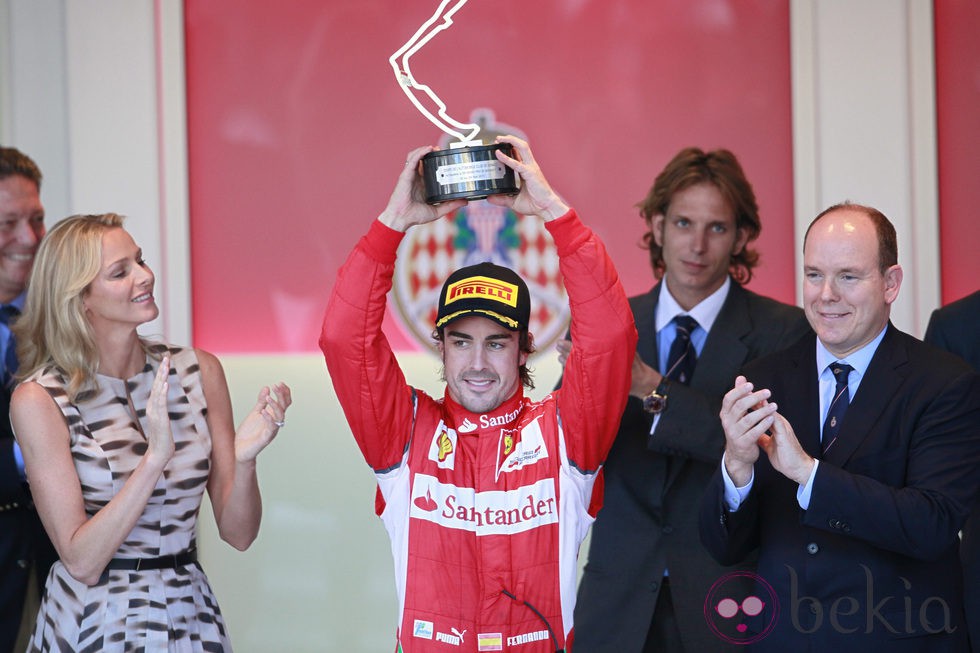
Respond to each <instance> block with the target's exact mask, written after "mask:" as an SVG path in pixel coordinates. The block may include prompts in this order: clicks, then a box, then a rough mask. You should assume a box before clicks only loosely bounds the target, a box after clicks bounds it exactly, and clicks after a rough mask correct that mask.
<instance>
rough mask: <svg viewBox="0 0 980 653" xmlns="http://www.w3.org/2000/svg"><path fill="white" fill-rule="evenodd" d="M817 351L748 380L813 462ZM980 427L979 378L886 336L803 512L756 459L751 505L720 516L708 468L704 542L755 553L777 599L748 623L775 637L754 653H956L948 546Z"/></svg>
mask: <svg viewBox="0 0 980 653" xmlns="http://www.w3.org/2000/svg"><path fill="white" fill-rule="evenodd" d="M815 350H816V345H815V340H814V336H808V337H805V338H803V339H802V340H801V341H800V342H799V343H798V344H796V345H794V346H793V347H792V348H790V349H789V350H787V351H784V352H780V353H779V354H777V355H775V356H771V357H767V358H765V359H760V360H758V361H756V362H755V363H753V364H751V365H749V366H747V367H746V370H745V372H746V376H747V378H748V379H749V380H750V381H751V382H752V383H753V384H754V385H755V386H756V387H757V388H769V389H770V390H771V391H772V401H775V402H776V403H777V404H778V405H779V410H780V412H781V413H782V414H783V415H784V416H785V417H786V418H787V419H788V420H789V422H790V424H792V426H793V429H794V431H795V432H796V435H797V437H798V438H799V441H800V443H801V445H802V446H803V448H804V449H805V450H806V451H807V452H808V453H809V454H810V455H811V456H814V457H819V456H820V454H819V451H820V442H819V438H820V418H819V414H818V413H819V408H818V406H819V401H818V397H817V393H818V391H817V371H816V354H815ZM978 427H980V375H977V374H976V373H975V372H973V370H971V369H970V368H969V366H967V365H966V364H965V363H963V361H961V360H959V359H958V358H956V357H954V356H951V355H950V354H947V353H945V352H942V351H940V350H938V349H935V348H934V347H931V346H929V345H926V344H924V343H922V342H920V341H919V340H916V339H915V338H913V337H911V336H909V335H907V334H905V333H902V332H900V331H898V330H897V329H895V328H894V327H893V326H892V325H889V326H888V329H887V331H886V333H885V336H884V338H883V339H882V341H881V344H880V345H879V347H878V350H877V351H876V352H875V355H874V357H873V358H872V360H871V363H870V365H869V367H868V370H867V374H866V375H865V377H864V378H863V379H862V381H861V385H860V387H859V388H858V391H857V393H856V394H855V395H854V397H853V398H852V400H851V404H850V407H849V409H848V412H847V415H846V416H845V418H844V422H843V424H842V426H841V431H840V433H839V435H838V440H837V444H835V446H834V447H833V449H831V450H830V452H828V454H827V456H826V457H825V458H824V459H823V460H822V461H821V462H820V466H819V468H818V470H817V473H816V476H815V478H814V482H813V493H812V495H811V498H810V503H809V508H808V509H807V510H805V511H804V510H802V509H801V508H800V507H799V504H798V503H797V498H796V493H797V489H798V486H797V484H796V483H794V482H792V481H790V480H788V479H787V478H785V477H784V476H782V475H781V474H779V473H778V472H776V471H775V470H774V469H773V468H772V466H771V465H770V464H769V460H768V458H767V457H766V455H765V453H760V457H759V461H758V462H757V463H756V465H755V481H754V483H753V486H752V490H751V492H750V493H749V496H748V497H747V499H746V501H745V502H744V503H743V504H742V505H741V506H740V507H739V509H738V510H737V511H736V512H728V510H727V508H726V507H725V505H724V503H723V498H722V496H723V484H722V478H721V471H720V466H719V469H718V470H716V473H715V476H714V478H713V480H712V487H711V488H710V489H709V491H708V492H707V493H706V494H705V497H704V501H703V502H702V512H701V537H702V540H703V542H704V544H705V546H707V547H708V549H709V550H710V551H711V553H712V555H714V556H715V558H717V559H718V560H719V561H721V562H723V563H732V562H736V561H738V560H740V559H742V558H744V557H745V556H746V555H748V554H749V553H750V552H751V551H752V550H753V549H755V548H756V547H759V567H758V573H759V575H760V576H761V577H762V578H763V579H764V580H765V581H766V582H767V583H768V584H769V586H771V588H772V589H773V591H774V593H775V596H776V598H777V599H778V600H777V605H778V608H779V614H778V616H777V617H776V618H774V619H770V618H769V616H768V615H767V619H766V620H758V621H757V622H756V623H753V624H750V625H751V626H752V627H754V628H755V629H756V630H757V631H761V629H762V628H764V627H768V626H771V627H772V631H771V632H770V633H768V634H767V635H766V636H765V637H764V638H763V639H761V640H760V641H759V642H758V643H757V644H756V645H755V646H754V647H753V649H752V650H753V651H755V650H759V651H780V652H782V651H819V652H824V651H834V653H841V652H847V651H855V652H860V653H868V652H869V651H889V653H891V652H904V651H963V650H965V647H966V637H965V627H964V624H963V606H962V600H961V593H962V587H961V576H960V573H961V569H960V562H959V556H958V543H957V540H958V538H957V533H958V531H959V530H960V528H961V527H962V525H963V521H964V520H965V518H966V515H967V511H968V509H969V506H970V502H971V501H972V499H973V497H974V496H976V493H977V489H978V484H980V438H978V437H977V429H978ZM944 628H950V629H955V630H954V632H953V633H952V634H948V633H946V632H944ZM937 630H938V631H939V632H938V633H937V632H935V631H937ZM761 632H764V631H761Z"/></svg>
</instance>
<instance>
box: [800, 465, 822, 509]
mask: <svg viewBox="0 0 980 653" xmlns="http://www.w3.org/2000/svg"><path fill="white" fill-rule="evenodd" d="M819 466H820V461H819V460H814V461H813V469H811V470H810V478H808V479H806V485H801V486H800V489H798V490H797V491H796V502H797V503H798V504H800V508H803V509H804V510H806V509H807V508H809V507H810V493H811V492H813V478H814V477H815V476H816V475H817V467H819Z"/></svg>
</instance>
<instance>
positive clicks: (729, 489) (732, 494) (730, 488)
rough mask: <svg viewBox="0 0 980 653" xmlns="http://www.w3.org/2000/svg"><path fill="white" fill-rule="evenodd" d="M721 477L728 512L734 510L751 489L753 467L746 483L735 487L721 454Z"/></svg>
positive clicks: (753, 479)
mask: <svg viewBox="0 0 980 653" xmlns="http://www.w3.org/2000/svg"><path fill="white" fill-rule="evenodd" d="M721 478H722V480H723V481H724V482H725V505H726V506H728V511H729V512H735V511H736V510H738V507H739V506H740V505H742V502H743V501H745V497H747V496H749V492H750V491H751V490H752V483H753V482H755V468H754V467H753V468H752V476H750V477H749V482H748V483H746V484H745V485H744V486H742V487H735V481H733V480H732V477H731V476H729V475H728V470H727V469H725V455H724V454H722V456H721Z"/></svg>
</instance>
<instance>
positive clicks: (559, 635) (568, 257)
mask: <svg viewBox="0 0 980 653" xmlns="http://www.w3.org/2000/svg"><path fill="white" fill-rule="evenodd" d="M498 140H499V141H500V142H507V143H511V144H512V145H513V146H514V148H515V149H516V154H517V156H516V158H510V157H508V156H506V155H505V154H503V153H502V152H498V153H497V158H498V159H499V160H500V161H501V162H503V163H504V164H505V165H507V166H509V167H511V168H513V169H514V170H515V172H517V173H518V174H519V175H520V176H521V178H522V182H523V183H522V188H521V191H520V193H519V194H518V195H517V196H516V197H505V196H499V195H497V196H491V197H490V198H489V201H490V202H492V203H495V204H500V205H504V206H509V207H511V208H513V209H514V210H515V211H517V212H519V213H522V214H524V215H538V216H540V217H541V218H543V219H544V220H545V221H546V223H547V224H546V228H547V229H548V231H549V232H550V233H551V235H552V237H553V238H554V240H555V244H556V246H557V249H558V254H559V258H560V269H561V273H562V275H563V278H564V283H565V287H566V289H567V291H568V297H569V302H570V306H571V312H572V333H573V338H574V340H575V348H574V349H573V352H572V354H571V355H570V356H569V358H568V361H567V364H566V367H565V370H564V376H563V385H562V388H561V389H560V390H557V391H555V392H553V393H552V394H550V395H548V396H547V397H545V398H544V399H542V400H541V401H538V402H534V401H531V400H530V399H528V398H526V397H525V396H524V394H523V388H522V381H525V377H524V375H525V374H526V368H525V367H524V364H525V362H526V360H527V354H528V353H529V352H530V351H531V350H532V345H531V344H530V343H531V341H530V340H526V339H525V338H524V337H519V335H518V334H525V335H526V330H527V319H526V318H527V316H528V314H529V312H530V303H529V300H527V299H525V298H524V297H523V296H522V293H523V294H524V295H526V292H527V287H526V285H524V282H523V281H521V280H520V279H519V277H517V276H516V275H515V274H514V273H513V272H511V271H510V270H507V269H506V268H500V267H499V266H493V265H491V264H481V265H479V266H472V268H473V270H474V271H473V273H472V274H471V275H470V276H469V277H468V278H465V279H462V280H460V281H457V282H456V283H455V284H451V283H450V281H453V280H454V279H456V278H457V277H458V276H459V273H462V276H463V277H465V276H466V275H467V274H469V272H468V270H469V269H468V268H464V269H463V270H461V271H457V273H454V276H451V277H450V279H449V280H447V285H446V286H445V287H444V288H443V292H442V296H441V298H440V307H439V309H440V312H439V315H440V319H439V323H438V324H437V333H438V338H437V340H438V345H439V348H440V351H441V353H442V356H443V363H444V366H445V368H444V369H445V379H446V382H447V389H446V393H445V396H444V397H443V398H442V399H441V400H437V399H435V398H433V397H430V396H428V395H426V394H425V393H423V392H421V391H419V390H415V389H413V388H411V387H409V386H408V385H407V383H406V381H405V377H404V375H403V374H402V372H401V370H400V369H399V367H398V364H397V361H396V360H395V357H394V355H393V353H392V351H391V348H390V346H389V345H388V342H387V340H386V339H385V337H384V335H383V333H382V330H381V325H382V320H383V317H384V313H385V295H386V293H387V292H388V290H389V289H390V288H391V285H392V275H393V271H394V262H395V255H396V250H397V247H398V244H399V243H400V242H401V239H402V237H403V236H404V232H405V231H406V230H407V229H408V228H409V227H410V226H412V225H413V224H421V223H425V222H430V221H432V220H435V219H438V218H439V217H441V216H443V215H445V214H447V213H449V212H451V211H453V210H455V209H457V208H459V207H460V206H462V205H463V203H464V201H463V200H453V201H450V202H445V203H443V204H440V205H437V206H429V205H427V204H424V203H422V202H421V201H419V200H418V199H414V198H417V197H418V194H417V192H418V184H419V178H418V173H417V167H418V162H419V160H420V159H421V157H422V155H424V154H426V153H427V152H428V151H430V150H431V149H432V148H428V147H425V148H419V149H417V150H415V151H414V152H412V153H410V154H409V157H408V161H407V162H406V167H405V170H404V171H403V172H402V174H401V176H400V177H399V180H398V183H397V185H396V187H395V191H394V192H393V194H392V197H391V200H390V201H389V204H388V207H387V208H386V209H385V211H384V212H383V213H382V214H381V216H379V218H378V220H376V221H375V222H374V223H373V224H372V226H371V228H370V230H369V231H368V233H367V235H365V236H364V237H363V238H362V239H361V240H360V242H359V243H358V244H357V246H356V247H355V249H354V250H353V252H352V253H351V254H350V256H349V258H348V260H347V262H346V263H345V264H344V266H343V267H342V268H341V270H340V273H339V275H338V277H337V281H336V284H335V286H334V290H333V294H332V296H331V298H330V302H329V305H328V307H327V311H326V315H325V317H324V323H323V331H322V334H321V337H320V347H321V349H322V350H323V353H324V357H325V358H326V362H327V367H328V370H329V372H330V377H331V379H332V381H333V385H334V388H335V390H336V393H337V396H338V398H339V400H340V403H341V405H342V406H343V409H344V412H345V415H346V416H347V420H348V422H349V423H350V427H351V430H352V432H353V434H354V437H355V439H356V440H357V443H358V446H359V447H360V449H361V452H362V453H363V455H364V458H365V459H366V461H367V463H368V464H369V465H370V466H371V468H372V469H373V470H374V473H375V475H376V477H377V480H378V500H377V512H378V514H379V515H380V517H381V519H382V521H383V522H384V525H385V527H386V529H387V531H388V535H389V537H390V539H391V550H392V555H393V557H394V562H395V579H396V585H397V592H398V603H399V623H398V646H399V650H403V651H406V652H411V653H415V652H418V651H423V652H424V651H520V652H521V653H535V652H543V651H556V650H561V649H564V648H565V647H567V646H570V645H571V640H572V611H573V608H574V601H575V582H576V574H577V565H576V560H577V557H578V549H579V545H580V543H581V542H582V539H583V538H584V537H585V535H586V533H587V531H588V528H589V526H590V525H591V524H592V521H593V520H594V518H595V514H596V512H597V511H598V509H599V507H600V506H601V503H602V497H601V495H602V491H601V480H600V478H599V476H598V474H599V471H600V469H601V466H602V463H603V461H604V459H605V457H606V454H607V452H608V450H609V448H610V446H611V445H612V441H613V438H614V437H615V434H616V428H617V426H618V420H619V416H620V415H621V414H622V411H623V407H624V404H625V402H626V398H627V395H628V390H629V383H630V366H631V363H632V360H633V356H634V352H635V345H636V330H635V328H634V325H633V319H632V316H631V313H630V310H629V306H628V304H627V301H626V297H625V294H624V292H623V290H622V287H621V286H620V283H619V278H618V276H617V274H616V270H615V268H614V267H613V264H612V261H611V260H610V259H609V257H608V256H607V254H606V252H605V249H604V247H603V245H602V243H601V242H600V241H599V239H598V238H597V237H596V236H595V234H593V233H592V231H591V230H590V229H588V228H587V227H586V226H584V225H583V224H582V223H581V222H580V221H579V219H578V217H577V215H576V214H575V212H574V211H572V210H571V209H569V208H568V206H567V205H565V204H564V202H563V201H562V200H561V199H560V198H559V197H558V195H557V194H556V193H554V191H552V190H551V188H550V186H549V185H548V184H547V182H546V181H545V179H544V176H543V175H542V174H541V171H540V168H539V167H538V166H537V163H536V162H535V161H534V158H533V155H532V154H531V151H530V149H529V148H528V146H527V144H526V143H525V142H524V141H522V140H520V139H517V138H514V137H509V136H505V137H500V138H499V139H498ZM413 189H414V191H415V194H413ZM495 270H496V271H498V272H500V274H499V275H497V276H494V275H495V272H494V271H495ZM508 274H509V275H513V278H512V277H510V276H508ZM459 284H462V285H463V286H468V287H470V290H471V291H472V292H473V293H474V294H473V295H472V296H471V301H470V303H469V304H467V303H465V302H460V303H458V304H455V305H454V304H450V303H449V302H451V301H453V300H452V298H451V297H450V295H451V294H452V292H453V290H452V288H450V286H453V287H456V286H458V285H459ZM474 284H476V286H474ZM473 288H476V289H475V290H474V289H473ZM499 288H505V289H512V290H513V291H514V292H515V293H516V296H517V297H518V298H519V300H518V301H516V302H514V301H510V302H509V303H505V302H504V301H503V299H501V297H503V295H504V294H506V295H507V297H506V299H508V300H510V299H513V297H512V296H511V295H510V294H509V292H510V290H507V291H506V292H503V291H501V292H500V293H498V294H499V295H500V296H499V297H493V296H491V295H493V294H494V293H497V292H498V290H497V289H499ZM495 302H496V303H495ZM522 302H526V303H524V304H522ZM461 306H462V307H463V309H461V308H460V307H461ZM515 332H517V333H515ZM597 483H598V484H597Z"/></svg>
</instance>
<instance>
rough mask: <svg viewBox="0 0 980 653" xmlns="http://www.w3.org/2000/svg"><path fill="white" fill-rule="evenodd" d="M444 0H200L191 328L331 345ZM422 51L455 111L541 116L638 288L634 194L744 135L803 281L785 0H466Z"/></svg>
mask: <svg viewBox="0 0 980 653" xmlns="http://www.w3.org/2000/svg"><path fill="white" fill-rule="evenodd" d="M437 6H438V2H437V1H436V0H432V1H431V2H421V1H415V2H399V1H396V0H384V1H382V0H375V1H368V0H348V1H330V2H323V1H322V0H293V1H291V2H289V3H267V2H242V1H241V0H207V1H203V0H186V2H185V17H186V46H187V85H188V88H187V91H188V133H189V165H190V202H191V206H190V209H191V243H192V245H191V255H192V274H193V311H194V323H193V328H194V342H195V344H196V345H198V346H201V347H204V348H207V349H209V350H213V351H217V352H243V353H244V352H310V351H315V350H316V348H317V347H316V339H317V334H318V332H319V323H320V319H321V315H322V311H323V308H324V306H325V304H326V298H327V294H328V292H329V290H330V287H331V284H332V282H333V278H334V276H335V273H336V270H337V268H338V267H339V266H340V264H341V263H342V262H343V259H344V258H345V256H346V254H347V253H348V251H349V250H350V248H351V247H352V246H353V244H354V242H355V241H356V239H357V238H358V237H359V236H360V235H361V234H362V233H363V232H364V231H365V230H366V229H367V227H368V225H369V223H370V221H371V220H372V219H373V218H374V217H376V215H377V214H378V213H379V212H380V211H381V209H382V208H383V207H384V205H385V203H386V201H387V198H388V195H389V193H390V191H391V187H392V185H393V183H394V179H395V177H396V175H397V174H398V172H399V170H400V169H401V166H402V165H403V162H404V159H405V156H404V155H405V153H406V152H407V151H409V150H410V149H412V148H413V147H416V146H418V145H421V144H426V143H432V144H436V143H437V142H438V140H439V138H440V136H441V135H442V133H441V132H440V131H439V130H437V129H436V128H435V127H433V126H432V125H430V124H429V123H428V122H427V121H426V120H425V119H424V118H423V117H422V116H421V115H420V114H419V113H418V112H417V111H416V109H415V107H413V106H412V105H411V104H410V103H409V101H408V99H407V98H406V97H405V96H404V94H403V93H402V91H401V90H400V89H399V88H398V86H397V85H396V82H395V80H394V76H393V75H392V72H391V69H390V67H389V65H388V57H389V55H390V54H391V53H393V52H394V51H395V50H397V49H398V48H399V47H400V46H401V45H402V44H403V43H405V41H407V40H408V39H409V37H411V35H412V34H414V32H415V30H416V29H418V27H419V26H420V25H421V24H422V23H423V22H424V21H425V20H426V19H428V18H429V16H431V14H432V12H433V11H435V9H436V7H437ZM412 70H413V73H414V74H415V76H416V77H417V78H419V79H421V80H423V81H425V82H427V83H430V84H432V86H433V87H434V88H435V90H436V91H437V92H438V93H439V95H440V96H441V97H442V99H443V100H445V101H446V104H447V106H448V109H449V114H450V115H452V116H453V117H455V118H457V119H461V120H466V119H468V118H469V114H470V111H471V110H473V109H474V108H477V107H489V108H491V109H493V110H494V111H495V112H496V116H497V119H498V120H500V121H502V122H504V123H508V124H510V125H513V126H515V127H517V128H519V129H520V130H522V131H523V132H525V133H526V134H527V135H528V137H529V139H530V141H531V145H532V147H533V148H534V151H535V155H536V157H537V158H538V160H539V161H540V162H541V165H542V168H543V170H544V171H545V173H546V175H547V176H548V178H549V181H551V183H552V185H553V186H554V187H555V188H556V189H557V190H558V191H559V192H560V193H562V194H563V195H565V197H566V198H567V199H568V201H569V202H570V203H571V204H572V205H573V206H575V207H576V208H577V209H578V210H579V213H580V214H581V215H582V216H583V219H584V220H585V221H586V222H587V223H588V224H590V225H591V226H592V227H593V228H595V229H596V231H597V232H598V233H599V234H600V235H601V237H602V238H603V239H604V240H605V242H606V243H607V246H608V248H609V250H610V251H611V253H612V255H613V256H614V258H615V260H616V264H617V267H618V269H619V271H620V274H621V276H622V278H623V283H624V285H625V287H626V290H627V292H628V293H629V294H635V293H639V292H642V291H645V290H647V289H648V288H649V287H650V286H651V285H652V283H653V280H652V275H651V272H650V268H649V262H648V260H649V259H648V256H647V253H646V252H645V251H643V250H640V249H639V248H638V246H637V243H638V242H639V238H640V236H641V234H642V231H643V223H642V221H641V220H640V218H639V217H638V214H637V211H636V209H635V208H634V204H635V203H636V202H637V201H639V200H640V199H641V198H642V197H643V196H644V195H645V193H646V192H647V190H648V188H649V186H650V184H651V183H652V181H653V178H654V176H655V175H656V173H657V172H658V171H659V170H660V169H661V168H662V167H663V165H664V164H666V163H667V161H668V160H669V159H670V158H671V157H672V156H673V154H674V153H676V151H677V150H679V149H680V148H682V147H685V146H688V145H698V146H700V147H703V148H706V149H711V148H716V147H727V148H729V149H731V150H733V151H734V152H735V153H736V154H737V155H738V156H739V158H740V160H741V161H742V163H743V166H744V167H745V169H746V172H747V174H748V176H749V179H750V180H751V181H752V182H753V184H754V186H755V189H756V193H757V196H758V200H759V204H760V208H761V213H762V220H763V226H764V228H763V232H762V237H761V240H760V242H759V244H758V247H759V249H760V250H761V252H762V266H761V268H760V269H759V271H758V272H757V274H756V279H755V280H754V281H753V282H752V287H753V288H754V289H755V290H757V291H759V292H762V293H764V294H767V295H770V296H773V297H776V298H779V299H782V300H784V301H788V302H793V301H794V273H795V263H794V252H793V249H794V246H793V221H792V208H793V204H792V198H793V193H792V150H791V110H790V58H789V8H788V3H787V2H786V1H785V0H744V1H740V2H737V3H727V2H718V1H717V0H632V1H628V0H627V1H619V2H567V1H564V0H536V1H535V2H525V1H523V0H496V1H495V2H487V1H486V0H471V1H470V2H469V3H468V4H467V5H466V6H464V7H463V8H462V9H461V10H460V11H459V12H458V13H457V14H456V16H455V25H454V26H453V27H452V28H450V29H449V30H447V31H445V32H443V33H441V34H440V35H439V36H437V37H436V38H435V39H434V40H433V41H432V42H431V43H430V44H429V45H427V46H426V47H425V48H424V49H423V50H422V51H420V52H419V53H418V54H417V55H416V56H415V57H414V58H413V59H412ZM972 106H974V107H975V106H977V105H976V103H974V104H973V105H972ZM974 170H976V167H974ZM389 327H391V328H390V329H389V331H388V333H389V334H390V337H391V339H392V341H393V344H394V345H395V346H396V347H398V348H411V349H414V348H416V345H415V344H414V343H413V342H411V341H410V339H409V337H408V336H406V335H404V334H403V333H401V331H400V329H399V328H398V327H397V326H396V325H395V323H394V321H391V324H389Z"/></svg>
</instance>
